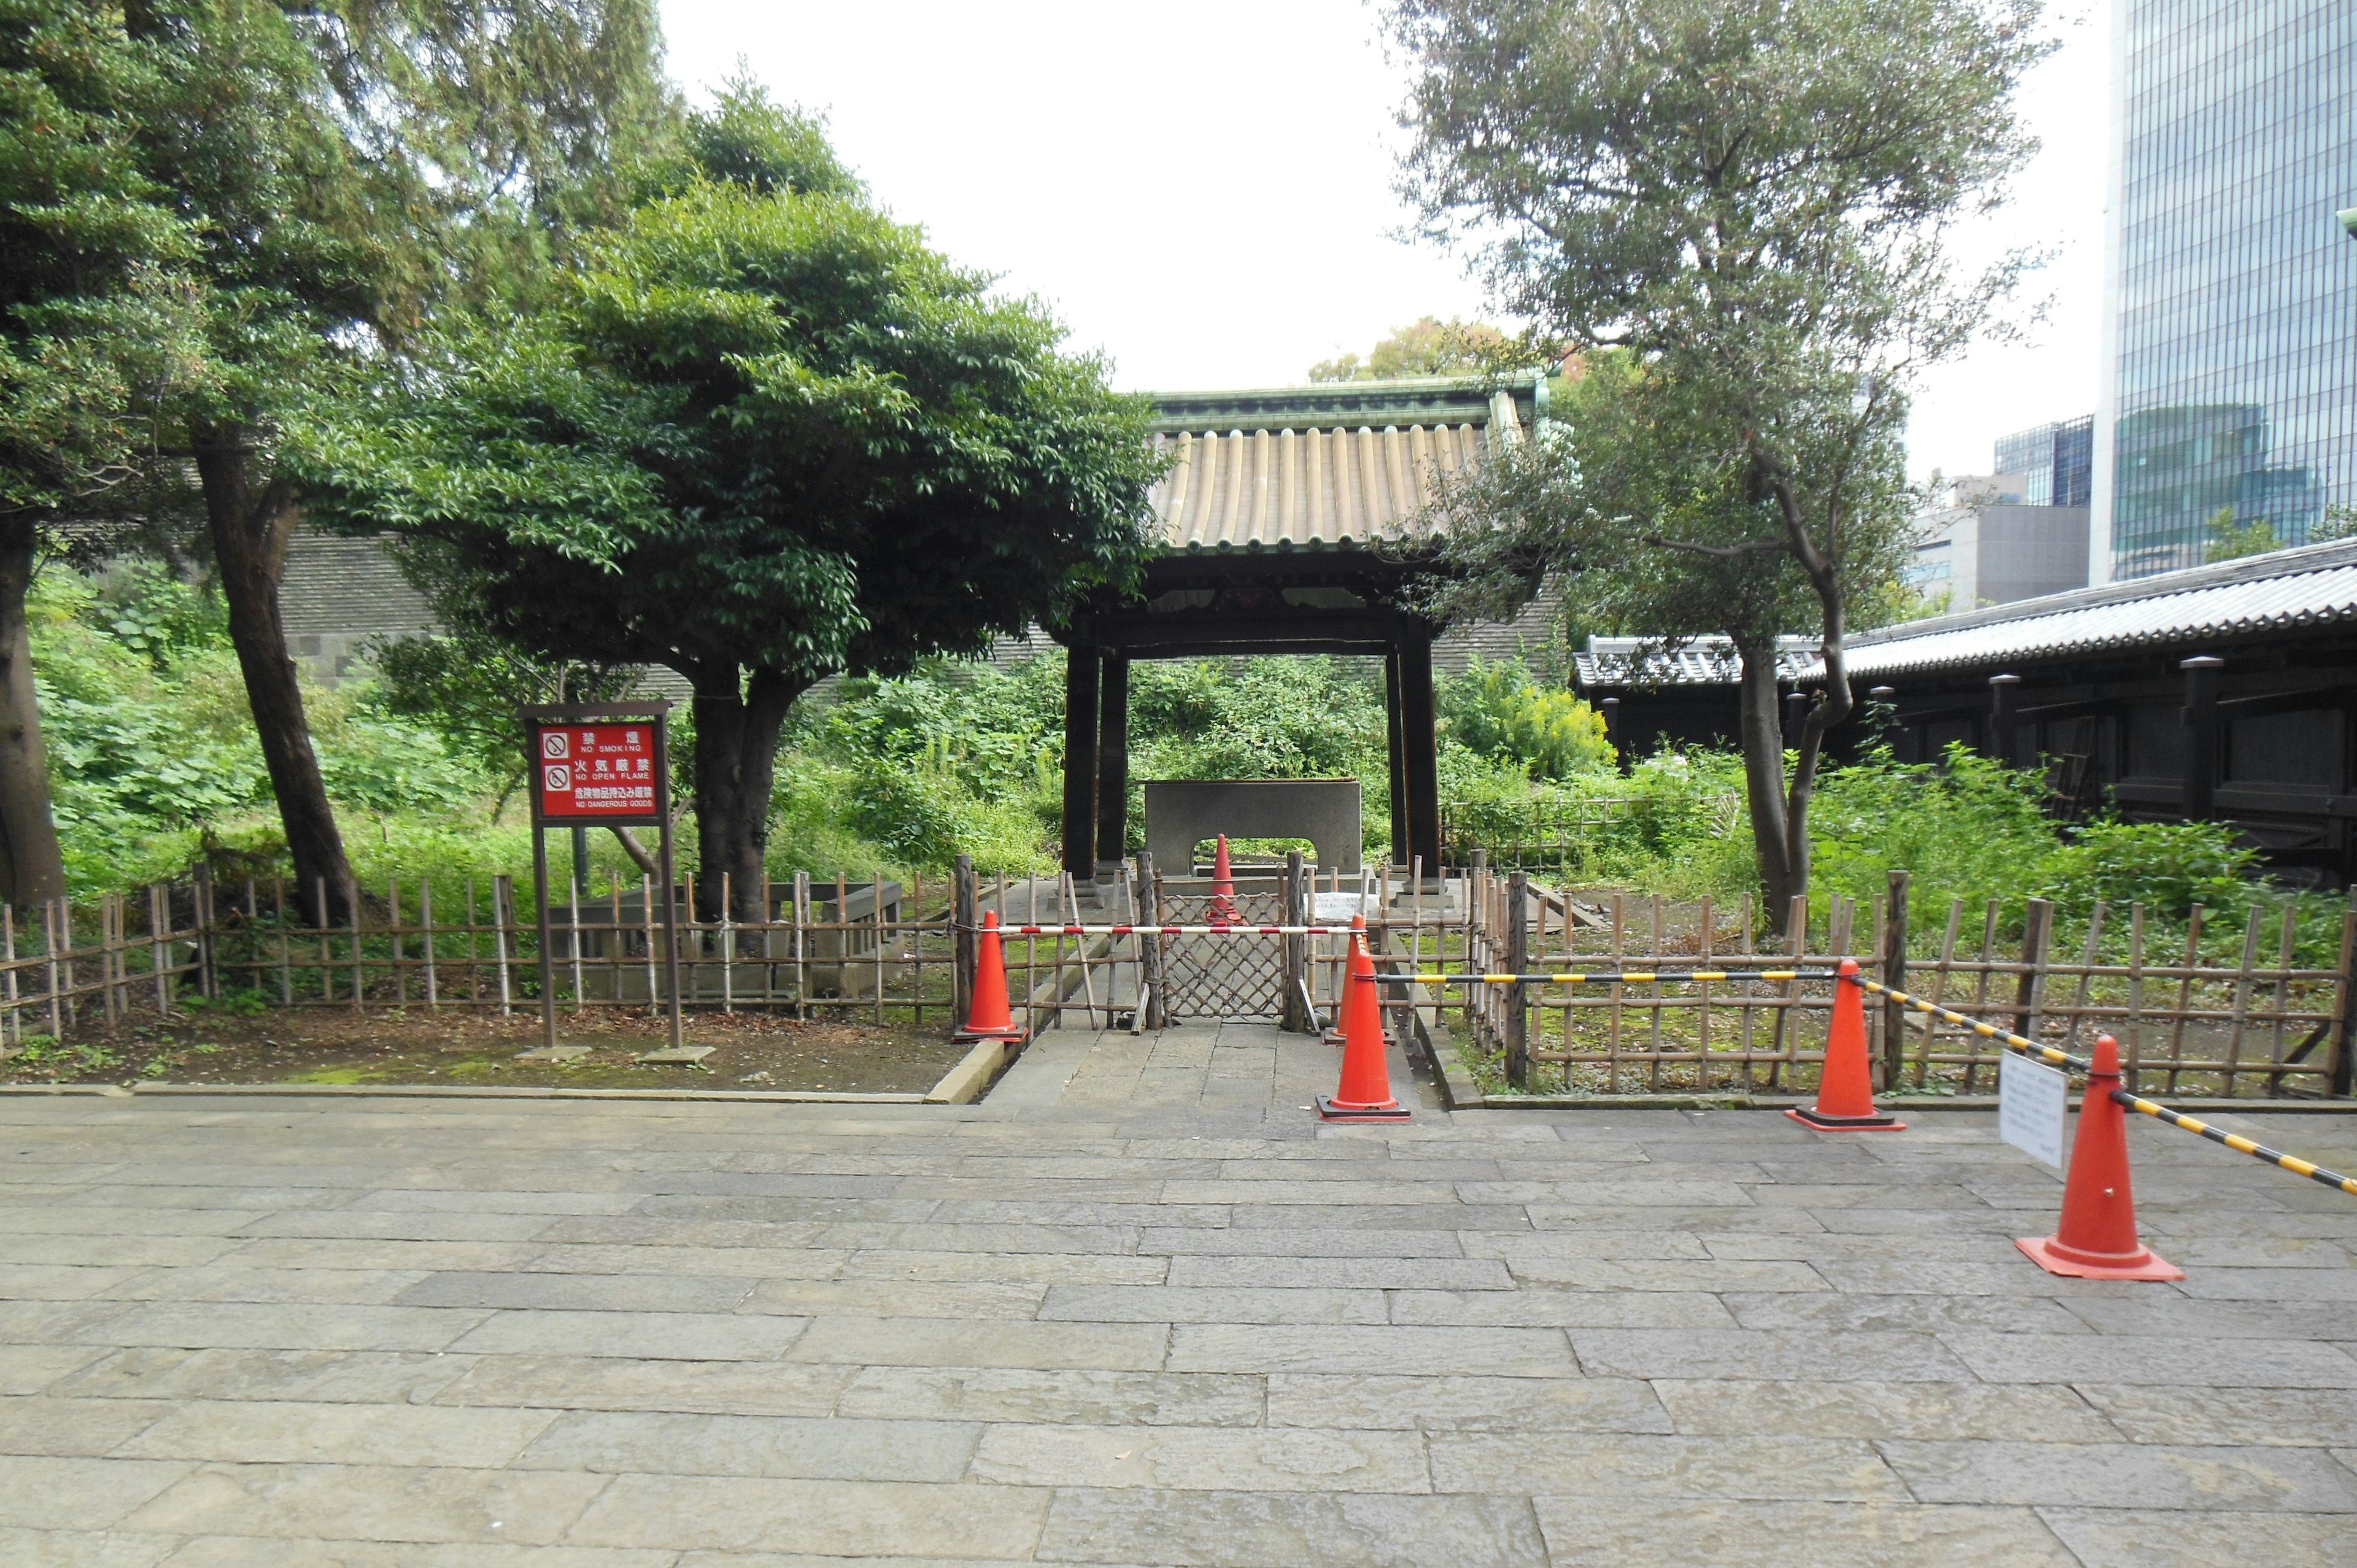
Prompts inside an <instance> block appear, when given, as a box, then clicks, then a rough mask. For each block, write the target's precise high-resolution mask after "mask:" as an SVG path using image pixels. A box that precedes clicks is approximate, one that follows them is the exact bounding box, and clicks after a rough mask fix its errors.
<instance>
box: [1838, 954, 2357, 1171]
mask: <svg viewBox="0 0 2357 1568" xmlns="http://www.w3.org/2000/svg"><path fill="white" fill-rule="evenodd" d="M1857 983H1859V984H1860V985H1862V986H1864V987H1865V988H1866V989H1867V990H1868V991H1871V992H1873V993H1875V994H1876V995H1878V996H1887V997H1889V998H1890V1000H1892V1001H1893V1002H1897V1003H1900V1004H1903V1005H1905V1006H1909V1007H1912V1008H1914V1009H1915V1010H1916V1011H1917V1012H1918V1013H1929V1014H1931V1015H1932V1016H1933V1017H1935V1018H1943V1019H1945V1020H1947V1021H1948V1022H1949V1023H1951V1024H1961V1025H1962V1026H1964V1027H1965V1028H1967V1029H1970V1030H1971V1031H1972V1032H1973V1033H1974V1034H1975V1035H1978V1036H1981V1037H1982V1038H1984V1039H1989V1040H1996V1041H1997V1042H1998V1043H2000V1044H2002V1045H2003V1046H2004V1047H2006V1048H2007V1049H2008V1050H2012V1051H2018V1052H2019V1053H2020V1054H2021V1055H2023V1056H2026V1057H2031V1058H2036V1059H2038V1060H2040V1061H2044V1062H2051V1063H2053V1064H2054V1065H2055V1066H2057V1067H2061V1068H2068V1069H2072V1070H2073V1071H2076V1072H2085V1071H2087V1070H2089V1069H2092V1068H2093V1066H2094V1065H2095V1064H2094V1063H2093V1062H2091V1061H2089V1060H2088V1059H2087V1058H2084V1057H2074V1056H2072V1055H2071V1054H2070V1053H2069V1052H2067V1051H2060V1050H2057V1049H2055V1048H2054V1047H2052V1046H2041V1045H2040V1044H2039V1043H2038V1042H2037V1041H2035V1040H2029V1039H2024V1038H2023V1037H2022V1036H2019V1035H2017V1034H2014V1033H2013V1032H2012V1031H2010V1030H2007V1029H2000V1028H1998V1027H1997V1026H1996V1025H1994V1024H1984V1023H1982V1022H1981V1021H1980V1020H1979V1019H1977V1018H1968V1017H1966V1016H1964V1015H1963V1014H1962V1013H1954V1012H1951V1011H1949V1010H1948V1009H1947V1008H1945V1007H1942V1006H1939V1005H1937V1004H1933V1003H1930V1002H1926V1001H1924V1000H1923V999H1922V998H1921V997H1920V996H1910V995H1909V994H1907V993H1905V992H1904V991H1894V990H1892V989H1891V988H1890V987H1889V986H1888V985H1882V984H1878V983H1876V982H1874V981H1871V980H1868V979H1867V978H1866V977H1865V976H1864V975H1860V976H1858V982H1857ZM2111 1097H2112V1100H2113V1101H2115V1103H2117V1104H2120V1105H2124V1106H2126V1107H2127V1108H2128V1109H2129V1110H2130V1111H2135V1112H2142V1113H2143V1114H2144V1115H2147V1116H2149V1117H2152V1118H2153V1119H2154V1120H2155V1121H2158V1122H2168V1123H2169V1125H2170V1126H2172V1127H2182V1128H2184V1129H2185V1130H2186V1131H2187V1132H2189V1133H2200V1134H2201V1136H2202V1137H2204V1138H2207V1139H2209V1140H2210V1141H2211V1142H2212V1143H2213V1144H2224V1145H2226V1147H2228V1148H2230V1149H2232V1150H2233V1151H2234V1152H2235V1153H2236V1154H2240V1155H2250V1156H2251V1157H2252V1158H2253V1159H2255V1160H2265V1161H2266V1163H2267V1164H2269V1165H2276V1166H2279V1167H2281V1168H2282V1169H2284V1170H2287V1171H2289V1172H2291V1173H2292V1175H2294V1176H2306V1177H2307V1178H2308V1179H2309V1180H2310V1181H2312V1182H2318V1183H2320V1184H2322V1185H2323V1186H2325V1187H2337V1188H2339V1189H2340V1190H2341V1191H2342V1192H2345V1193H2348V1194H2349V1195H2350V1196H2352V1197H2357V1176H2342V1175H2341V1173H2340V1172H2339V1171H2334V1170H2327V1169H2326V1168H2325V1167H2324V1166H2322V1165H2318V1164H2317V1163H2316V1162H2315V1161H2314V1160H2304V1159H2301V1158H2300V1157H2299V1156H2298V1155H2287V1154H2285V1153H2284V1152H2283V1151H2282V1150H2281V1149H2271V1148H2269V1147H2267V1145H2266V1144H2261V1143H2255V1142H2254V1141H2253V1140H2251V1139H2249V1138H2245V1137H2244V1136H2242V1135H2241V1134H2240V1133H2229V1132H2227V1131H2225V1130H2224V1129H2223V1128H2219V1127H2212V1125H2210V1123H2209V1122H2204V1121H2202V1120H2201V1119H2200V1118H2199V1117H2194V1116H2188V1115H2187V1114H2185V1112H2182V1111H2172V1110H2170V1109H2169V1107H2168V1106H2166V1105H2161V1104H2158V1103H2156V1102H2155V1101H2149V1100H2147V1099H2145V1098H2144V1097H2143V1096H2142V1095H2139V1094H2130V1093H2129V1092H2128V1091H2127V1090H2125V1089H2115V1090H2112V1095H2111Z"/></svg>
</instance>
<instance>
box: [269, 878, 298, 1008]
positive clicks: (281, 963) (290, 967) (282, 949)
mask: <svg viewBox="0 0 2357 1568" xmlns="http://www.w3.org/2000/svg"><path fill="white" fill-rule="evenodd" d="M270 894H271V899H272V901H273V902H274V903H275V904H276V905H277V906H278V910H277V919H276V920H275V922H274V924H276V926H277V927H278V1004H279V1005H280V1006H281V1007H292V1006H294V1005H295V946H294V942H295V938H294V933H293V932H291V931H289V930H288V929H286V879H285V877H283V876H274V877H272V878H271V879H270Z"/></svg>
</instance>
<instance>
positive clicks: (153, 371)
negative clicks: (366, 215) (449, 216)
mask: <svg viewBox="0 0 2357 1568" xmlns="http://www.w3.org/2000/svg"><path fill="white" fill-rule="evenodd" d="M159 81H160V77H159V71H158V69H157V62H156V59H155V58H154V56H153V52H152V51H150V50H148V49H145V48H142V47H140V46H139V45H136V44H135V43H134V42H133V40H132V39H131V38H129V37H128V35H127V34H126V33H125V32H124V27H123V19H122V13H121V12H120V11H119V10H117V9H114V8H112V7H109V6H105V5H83V4H76V3H74V0H7V3H6V4H5V5H0V897H6V898H10V899H13V900H16V901H19V902H23V901H30V900H36V899H42V898H52V897H57V896H58V895H59V894H61V893H63V892H64V891H65V871H64V863H63V860H62V857H61V855H60V854H59V844H58V835H57V829H56V826H55V823H54V822H53V820H52V811H51V806H50V800H49V789H48V755H47V750H46V748H45V746H44V745H43V743H42V737H41V723H40V712H39V704H38V698H37V695H36V693H35V688H34V683H33V672H32V669H31V650H30V645H29V642H28V640H27V620H26V596H27V591H28V589H29V588H30V586H31V582H32V577H33V572H34V568H35V565H36V564H37V561H38V557H39V555H40V554H41V553H42V551H43V549H44V546H45V545H46V546H47V547H48V548H50V549H55V548H57V547H59V545H60V544H62V543H66V542H68V541H67V540H66V539H65V538H64V537H63V536H62V535H61V534H60V533H59V531H58V530H57V528H56V524H57V522H58V520H59V515H60V513H61V512H68V513H70V514H72V515H74V516H76V517H77V518H93V517H95V516H96V515H98V514H101V513H102V512H103V511H105V510H108V502H109V500H110V499H111V498H112V497H113V495H114V494H115V493H116V492H119V491H121V490H123V489H125V488H127V486H128V484H129V482H130V481H131V480H133V479H135V478H136V476H137V475H138V474H139V472H140V468H141V464H142V460H143V459H144V458H145V456H146V455H147V454H148V452H149V451H151V450H152V448H153V446H154V443H155V435H156V432H155V430H154V428H153V425H152V424H151V423H150V422H149V420H148V419H147V418H145V417H143V415H144V414H145V412H146V411H145V407H144V405H145V403H147V402H148V394H149V389H151V388H154V387H156V386H158V385H168V384H171V383H172V382H174V381H178V379H180V377H181V376H182V374H183V373H184V370H185V367H186V366H187V365H188V362H189V361H190V360H194V359H196V358H198V357H199V352H198V349H197V346H196V345H195V344H194V343H193V342H192V340H191V339H192V336H193V329H194V325H195V323H194V320H193V313H192V312H191V310H190V309H189V306H188V294H189V288H190V281H191V280H190V277H189V274H188V263H190V262H191V261H192V259H193V258H194V256H195V254H196V252H197V248H198V246H197V235H196V231H195V230H194V228H193V226H192V224H191V223H190V222H189V221H188V219H187V218H186V217H185V216H184V215H183V214H181V213H179V212H178V211H176V210H175V209H174V207H173V205H172V203H171V200H170V198H169V194H168V193H167V191H165V190H164V189H163V188H160V187H159V186H158V185H157V184H156V182H155V181H154V180H153V179H152V178H150V177H148V175H147V173H146V171H145V168H144V167H143V166H142V163H141V158H140V145H139V127H140V116H141V114H142V113H145V111H146V110H147V109H148V108H149V107H150V106H151V105H152V103H153V102H154V101H155V99H156V92H157V88H158V85H159ZM83 542H85V543H88V542H90V540H89V538H88V536H87V533H85V537H84V540H83Z"/></svg>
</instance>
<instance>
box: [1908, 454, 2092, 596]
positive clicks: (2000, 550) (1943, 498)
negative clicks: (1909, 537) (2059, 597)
mask: <svg viewBox="0 0 2357 1568" xmlns="http://www.w3.org/2000/svg"><path fill="white" fill-rule="evenodd" d="M2094 423H2095V422H2094V420H2093V417H2092V416H2090V417H2087V418H2083V419H2072V420H2065V421H2063V422H2062V423H2061V424H2041V425H2040V426H2039V427H2038V428H2037V429H2035V430H2022V431H2017V432H2016V433H2015V434H2013V435H2003V436H1999V437H1998V438H1997V443H1996V470H1997V471H1996V473H1994V474H1989V475H1985V476H1984V475H1965V476H1961V477H1959V478H1953V479H1950V480H1949V481H1948V482H1947V485H1946V487H1945V489H1943V492H1942V493H1941V494H1939V495H1937V496H1935V497H1934V498H1933V499H1932V504H1931V505H1930V506H1929V507H1927V508H1925V509H1924V510H1923V512H1922V514H1921V518H1920V519H1919V521H1918V527H1917V532H1916V536H1915V539H1916V542H1915V559H1914V561H1913V562H1912V563H1911V564H1910V566H1909V568H1908V571H1907V580H1908V581H1909V582H1910V584H1912V585H1914V586H1915V587H1916V588H1917V589H1918V590H1920V591H1921V592H1922V593H1923V594H1925V595H1926V596H1931V597H1933V598H1937V597H1939V596H1942V595H1945V596H1946V597H1947V601H1948V609H1949V610H1950V611H1951V612H1952V613H1953V612H1960V611H1964V610H1972V609H1978V608H1980V607H1983V606H1986V605H2005V604H2011V603H2013V602H2014V601H2015V600H2017V599H2032V598H2037V597H2039V596H2041V595H2044V594H2059V593H2061V592H2063V591H2064V590H2065V589H2069V588H2083V587H2085V586H2086V585H2087V489H2088V477H2089V454H2090V451H2091V449H2092V439H2093V430H2094Z"/></svg>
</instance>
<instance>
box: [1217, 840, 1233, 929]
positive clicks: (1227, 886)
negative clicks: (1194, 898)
mask: <svg viewBox="0 0 2357 1568" xmlns="http://www.w3.org/2000/svg"><path fill="white" fill-rule="evenodd" d="M1235 918H1236V872H1235V867H1233V866H1232V865H1229V864H1228V835H1227V834H1225V833H1222V834H1221V835H1220V844H1219V847H1218V848H1217V849H1215V850H1213V851H1212V852H1211V924H1212V925H1215V926H1224V925H1232V924H1234V922H1235Z"/></svg>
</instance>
